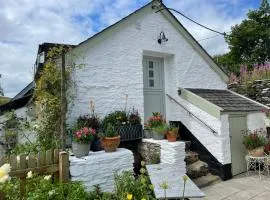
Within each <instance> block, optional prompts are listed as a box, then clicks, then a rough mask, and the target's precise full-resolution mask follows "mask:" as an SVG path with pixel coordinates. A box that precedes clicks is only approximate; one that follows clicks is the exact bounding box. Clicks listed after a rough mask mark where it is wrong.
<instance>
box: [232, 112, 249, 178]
mask: <svg viewBox="0 0 270 200" xmlns="http://www.w3.org/2000/svg"><path fill="white" fill-rule="evenodd" d="M234 117H244V118H245V127H243V130H247V113H245V112H237V113H229V116H228V121H229V137H230V153H231V173H232V176H235V175H237V174H234V173H233V167H234V163H233V151H232V138H233V137H232V135H231V134H232V131H231V129H232V128H233V127H231V123H230V119H231V118H234ZM241 144H242V143H241ZM242 145H243V144H242ZM243 159H245V158H243ZM242 173H244V172H242Z"/></svg>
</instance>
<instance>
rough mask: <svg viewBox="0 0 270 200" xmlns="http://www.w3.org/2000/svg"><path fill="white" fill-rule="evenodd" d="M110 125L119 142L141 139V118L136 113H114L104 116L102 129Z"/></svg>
mask: <svg viewBox="0 0 270 200" xmlns="http://www.w3.org/2000/svg"><path fill="white" fill-rule="evenodd" d="M108 124H111V125H112V126H113V127H114V128H115V131H117V132H118V133H119V135H120V139H121V141H128V140H137V139H141V138H142V125H141V118H140V116H139V113H138V111H135V110H134V109H133V111H132V112H126V111H114V112H112V113H110V114H108V115H106V116H105V118H104V120H103V128H104V129H106V128H107V126H108Z"/></svg>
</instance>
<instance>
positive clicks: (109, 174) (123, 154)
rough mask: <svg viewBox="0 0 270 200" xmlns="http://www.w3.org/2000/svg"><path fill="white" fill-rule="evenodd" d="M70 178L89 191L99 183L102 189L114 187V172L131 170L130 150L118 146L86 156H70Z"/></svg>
mask: <svg viewBox="0 0 270 200" xmlns="http://www.w3.org/2000/svg"><path fill="white" fill-rule="evenodd" d="M69 160H70V175H71V180H73V181H80V182H82V183H83V184H84V186H85V187H86V188H87V190H89V191H91V190H93V189H94V186H95V185H99V186H100V188H101V190H102V191H106V192H112V191H113V189H114V173H117V172H121V171H132V170H133V162H134V157H133V153H132V152H131V151H130V150H127V149H122V148H118V149H117V151H116V152H112V153H105V152H104V151H99V152H90V153H89V155H88V156H85V157H83V158H76V157H75V156H70V158H69Z"/></svg>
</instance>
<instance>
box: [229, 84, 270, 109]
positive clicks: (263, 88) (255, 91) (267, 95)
mask: <svg viewBox="0 0 270 200" xmlns="http://www.w3.org/2000/svg"><path fill="white" fill-rule="evenodd" d="M228 88H229V89H230V90H232V91H234V92H237V93H239V94H242V95H244V96H246V97H249V98H251V99H253V100H255V101H258V102H259V103H262V104H264V105H267V106H270V80H269V79H267V80H256V81H254V82H250V83H248V84H230V85H229V86H228Z"/></svg>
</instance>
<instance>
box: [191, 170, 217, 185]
mask: <svg viewBox="0 0 270 200" xmlns="http://www.w3.org/2000/svg"><path fill="white" fill-rule="evenodd" d="M221 181H222V180H221V178H220V177H219V176H216V175H213V174H211V173H208V174H206V175H205V176H201V177H199V178H196V179H193V182H194V183H195V184H196V185H197V186H198V187H199V188H203V187H206V186H209V185H212V184H216V183H219V182H221Z"/></svg>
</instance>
